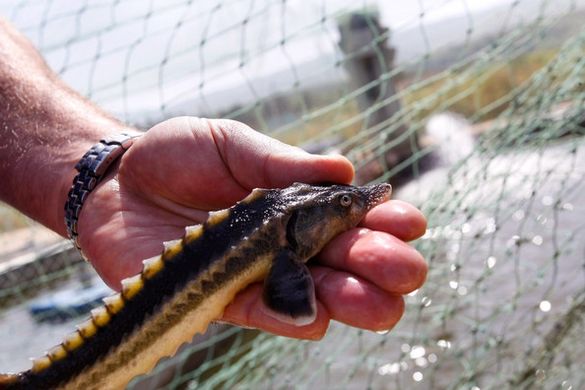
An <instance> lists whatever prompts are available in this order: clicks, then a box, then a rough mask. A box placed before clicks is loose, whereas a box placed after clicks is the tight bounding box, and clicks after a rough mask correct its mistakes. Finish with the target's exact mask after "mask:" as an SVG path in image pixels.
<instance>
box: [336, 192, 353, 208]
mask: <svg viewBox="0 0 585 390" xmlns="http://www.w3.org/2000/svg"><path fill="white" fill-rule="evenodd" d="M351 202H352V199H351V196H349V195H348V194H343V195H341V196H340V197H339V204H341V205H342V206H343V207H348V206H350V205H351Z"/></svg>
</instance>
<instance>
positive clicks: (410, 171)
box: [0, 0, 585, 389]
mask: <svg viewBox="0 0 585 390" xmlns="http://www.w3.org/2000/svg"><path fill="white" fill-rule="evenodd" d="M403 3H406V2H403ZM411 3H412V4H410V5H406V4H401V5H398V4H397V3H396V2H383V1H380V2H378V3H376V2H373V1H369V2H359V1H341V0H340V1H324V0H323V1H316V2H299V1H292V0H289V1H287V0H278V1H269V0H265V1H252V0H250V1H242V0H239V1H234V0H221V1H214V0H207V1H203V2H193V1H185V0H182V1H179V0H177V1H167V2H164V3H163V2H154V1H150V2H139V1H131V0H129V1H124V2H120V1H111V0H103V1H98V0H96V1H82V2H75V4H73V3H71V2H64V1H57V0H51V1H47V2H33V1H20V2H16V1H14V2H8V3H6V4H4V5H2V6H0V12H3V13H4V15H5V16H7V17H8V18H9V19H11V20H12V21H13V23H15V24H16V25H17V26H18V27H19V28H20V29H21V30H22V31H23V32H24V33H25V34H27V36H29V38H31V39H32V40H33V42H34V43H35V45H37V47H38V48H39V49H40V50H41V51H42V53H43V54H44V56H45V57H46V58H47V60H48V62H49V63H50V65H51V67H52V68H53V69H55V70H56V71H57V72H58V73H59V74H60V76H61V77H62V78H63V79H64V80H65V81H67V82H68V83H70V84H71V85H72V86H73V87H74V88H76V89H77V90H79V91H80V92H81V93H83V94H84V95H86V96H88V97H89V98H91V99H92V100H94V101H95V102H97V103H98V104H99V105H101V106H102V107H104V108H105V109H107V110H109V111H110V112H112V113H113V114H114V115H116V116H117V117H119V118H121V119H122V120H125V121H127V122H130V123H133V124H135V125H137V126H139V127H142V128H148V127H149V126H150V125H152V124H154V123H157V122H159V121H161V120H164V119H166V118H168V117H172V116H176V115H199V116H208V117H228V118H234V119H238V120H241V121H244V122H246V123H248V124H250V125H252V126H253V127H254V128H256V129H257V130H259V131H261V132H264V133H267V134H269V135H271V136H273V137H276V138H278V139H281V140H283V141H285V142H288V143H292V144H296V145H300V146H302V147H304V148H305V149H307V150H311V151H314V152H321V153H325V152H330V151H334V152H341V153H344V154H345V155H347V156H348V157H349V158H350V159H352V161H353V162H354V164H355V165H356V168H357V180H358V181H360V182H363V183H365V182H371V181H389V182H390V183H392V184H394V185H395V190H396V191H395V197H397V198H401V199H405V200H408V201H410V202H413V203H415V204H416V205H417V206H419V207H421V208H422V210H423V211H424V213H425V214H426V216H427V218H428V221H429V229H428V231H427V233H426V234H425V236H424V237H422V238H421V239H419V240H418V241H416V242H415V243H414V244H413V245H415V246H416V247H417V249H419V250H420V251H421V252H422V253H423V254H424V256H425V258H426V259H427V260H428V262H429V266H430V270H429V275H428V280H427V282H426V284H425V285H424V286H423V287H422V288H421V289H419V290H417V291H415V292H413V293H411V294H410V295H408V296H407V297H406V302H407V309H406V314H405V316H404V318H403V320H402V321H401V322H400V323H399V324H398V326H397V327H396V328H395V329H393V330H392V331H391V332H380V333H375V332H368V331H362V330H356V329H352V328H349V327H347V326H344V325H341V324H337V323H332V324H331V328H330V330H329V332H328V334H327V336H326V337H325V338H324V339H323V340H322V341H319V342H305V341H298V340H291V339H287V338H282V337H276V336H272V335H269V334H266V333H262V332H256V331H253V330H241V329H238V328H232V327H223V326H214V327H212V329H211V330H210V331H209V332H208V334H206V335H205V336H201V337H197V338H196V340H195V343H193V344H191V345H189V346H186V347H184V348H182V349H181V351H180V352H179V353H178V354H177V356H175V357H174V358H172V359H165V360H164V361H162V362H161V363H160V364H159V365H158V366H157V368H156V369H155V370H154V372H153V373H152V374H151V375H149V376H148V377H143V378H138V379H137V380H135V381H134V382H132V385H131V386H130V387H132V388H136V389H143V388H155V387H163V386H166V387H168V388H360V389H361V388H375V389H385V388H406V389H411V388H425V389H430V388H433V389H434V388H457V389H460V388H464V389H486V388H501V387H504V388H533V387H542V388H555V389H557V388H561V389H580V388H585V371H583V369H582V367H583V366H584V365H585V357H584V356H585V344H584V343H583V342H582V336H583V330H582V329H583V320H584V319H585V240H584V238H585V222H584V221H585V208H584V204H585V199H584V198H583V197H584V194H585V180H584V176H585V142H584V138H583V136H584V135H585V129H584V126H585V114H584V113H583V110H582V106H583V104H584V100H585V93H584V92H585V88H584V85H583V80H585V70H584V68H585V55H584V53H585V30H583V29H582V24H583V23H582V21H583V20H584V18H585V11H583V9H582V6H583V5H585V4H583V2H581V1H544V0H542V1H536V0H535V1H493V2H479V1H474V0H461V1H449V0H445V1H423V0H420V1H418V2H411ZM1 213H2V220H3V223H2V226H1V228H2V229H3V232H4V233H3V235H2V237H3V240H4V241H3V247H4V248H8V249H5V250H4V253H3V254H2V256H3V257H2V258H1V262H0V267H1V268H0V303H1V305H2V306H1V311H0V333H1V334H2V335H4V336H6V335H11V336H12V337H2V340H0V351H2V353H1V355H2V356H1V363H2V364H1V365H0V367H1V368H2V371H8V370H21V369H26V368H28V367H27V360H26V359H27V357H29V356H38V355H39V354H40V353H42V352H43V351H44V350H45V349H47V348H48V347H50V346H52V345H54V344H56V343H58V342H59V341H60V340H61V337H62V336H63V335H64V334H66V333H67V332H69V331H70V330H71V329H72V326H73V324H75V323H78V322H80V318H82V317H79V315H82V314H80V313H86V312H87V308H88V307H89V306H91V302H89V301H90V299H87V300H86V301H84V303H83V305H81V304H80V305H77V306H74V305H73V306H72V305H68V306H66V307H65V308H60V309H59V308H55V307H56V306H58V305H53V306H51V307H50V309H44V308H45V306H43V302H42V301H39V299H41V298H46V297H47V296H55V295H59V294H63V291H64V290H68V291H87V288H88V287H87V286H88V285H91V286H92V287H91V288H94V289H98V290H99V289H100V288H103V286H102V287H100V286H99V284H98V285H96V284H95V282H93V281H94V280H95V275H93V274H92V272H93V271H92V270H91V269H89V268H88V267H87V266H86V265H85V264H83V263H82V262H80V261H79V257H78V256H77V255H76V254H75V252H74V251H73V250H71V248H70V246H69V245H68V244H67V243H62V242H58V241H55V239H54V237H51V236H50V235H49V234H46V233H45V232H44V230H42V228H40V227H38V226H36V225H35V224H34V223H32V222H31V221H28V220H26V219H25V218H23V217H21V216H20V215H18V214H17V213H15V212H14V211H13V210H10V209H9V208H8V207H3V208H2V209H1ZM14 237H20V239H19V240H16V239H15V238H14ZM39 237H45V238H44V239H41V238H39ZM9 242H25V243H26V244H25V246H26V249H27V250H26V251H25V253H24V254H23V248H21V247H18V246H15V247H14V248H12V247H11V246H10V245H8V243H9ZM11 248H12V249H11ZM100 291H101V290H100ZM65 294H66V292H65ZM98 295H99V293H98ZM88 302H89V303H88ZM88 305H89V306H88Z"/></svg>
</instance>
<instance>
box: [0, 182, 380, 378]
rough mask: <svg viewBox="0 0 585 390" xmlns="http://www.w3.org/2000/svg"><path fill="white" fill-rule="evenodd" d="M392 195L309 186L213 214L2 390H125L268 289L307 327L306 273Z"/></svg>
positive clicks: (311, 305)
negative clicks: (239, 301) (235, 304)
mask: <svg viewBox="0 0 585 390" xmlns="http://www.w3.org/2000/svg"><path fill="white" fill-rule="evenodd" d="M390 191H391V187H390V186H389V185H388V184H379V185H373V186H366V187H353V186H343V185H332V186H310V185H307V184H300V183H295V184H294V185H292V186H291V187H288V188H285V189H256V190H254V191H253V192H252V193H251V194H250V195H249V196H248V197H247V198H245V199H243V200H242V201H240V202H238V203H236V204H235V205H234V206H233V207H231V208H229V209H226V210H221V211H217V212H212V213H210V216H209V218H208V219H207V221H206V222H205V223H203V224H202V225H196V226H190V227H187V228H186V232H185V235H184V237H183V238H182V239H179V240H175V241H171V242H167V243H165V249H164V251H163V253H162V254H161V255H159V256H156V257H153V258H151V259H147V260H145V261H144V267H143V270H142V272H141V273H140V274H138V275H136V276H134V277H132V278H128V279H125V280H124V281H123V283H122V284H123V289H122V291H121V292H120V293H119V294H115V295H113V296H111V297H108V298H105V299H104V306H102V307H99V308H96V309H94V310H92V314H91V317H90V318H89V319H88V320H87V321H86V322H84V323H83V324H81V325H79V326H78V327H77V330H76V331H75V332H73V333H71V334H70V335H69V336H67V337H66V338H65V340H64V341H63V342H62V343H61V344H60V345H57V346H55V347H54V348H52V349H51V350H49V351H48V352H47V354H46V355H45V356H42V357H40V358H38V359H36V360H34V362H33V367H32V368H31V369H30V370H27V371H24V372H22V373H19V374H6V375H0V389H39V388H43V389H46V388H71V389H120V388H124V387H125V386H126V385H127V384H128V382H129V381H130V380H132V378H134V377H135V376H138V375H141V374H144V373H147V372H149V371H150V370H151V369H152V368H153V367H154V366H155V365H156V363H157V362H158V361H159V360H160V359H161V358H162V357H165V356H170V355H173V354H174V353H175V352H176V350H177V349H178V348H179V347H180V346H181V345H182V344H183V343H186V342H189V341H190V340H191V339H192V338H193V336H194V335H195V334H196V333H202V332H204V331H205V330H206V329H207V326H208V325H209V324H210V323H211V322H212V321H214V320H217V319H218V318H220V317H221V315H222V313H223V310H224V308H225V307H226V306H227V305H228V304H229V303H230V302H231V301H232V300H233V298H234V296H235V295H236V294H237V293H238V292H239V291H241V290H243V289H244V288H245V287H246V286H248V285H249V284H251V283H253V282H256V281H261V280H264V302H265V303H266V305H267V306H268V308H269V310H270V311H271V312H272V313H273V314H274V316H275V317H277V318H279V319H281V320H283V321H287V322H290V323H294V324H298V325H303V324H308V323H311V322H312V321H313V320H314V319H315V316H316V306H315V294H314V287H313V281H312V279H311V276H310V273H309V271H308V269H307V267H306V265H305V264H304V263H305V262H306V261H307V260H308V259H310V258H311V257H313V256H315V255H316V254H317V253H318V252H319V251H320V250H321V249H322V248H323V246H324V245H325V244H326V243H327V242H329V241H330V240H331V239H332V238H333V237H335V236H336V235H337V234H339V233H341V232H343V231H346V230H348V229H350V228H352V227H354V226H356V225H357V224H358V222H359V221H360V220H361V219H362V218H363V216H364V215H365V213H366V212H367V211H368V210H370V209H371V208H372V207H374V206H375V205H377V204H379V203H381V202H382V201H384V200H386V199H388V197H389V194H390Z"/></svg>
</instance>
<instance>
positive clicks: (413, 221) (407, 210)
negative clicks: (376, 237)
mask: <svg viewBox="0 0 585 390" xmlns="http://www.w3.org/2000/svg"><path fill="white" fill-rule="evenodd" d="M360 226H361V227H366V228H368V229H370V230H378V231H381V232H386V233H390V234H392V235H393V236H394V237H397V238H399V239H401V240H403V241H412V240H416V239H417V238H419V237H421V236H422V235H423V234H425V231H426V229H427V220H426V218H425V216H424V215H423V214H422V213H421V212H420V211H419V210H418V209H417V208H416V207H414V206H412V205H411V204H410V203H407V202H404V201H401V200H390V201H388V202H384V203H382V204H381V205H379V206H377V207H374V208H373V209H372V210H371V211H370V212H369V213H368V214H367V215H366V216H365V218H364V219H363V220H362V221H361V222H360Z"/></svg>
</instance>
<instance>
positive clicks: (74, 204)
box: [65, 133, 139, 259]
mask: <svg viewBox="0 0 585 390" xmlns="http://www.w3.org/2000/svg"><path fill="white" fill-rule="evenodd" d="M137 137H139V135H138V134H129V133H121V134H117V135H114V136H111V137H108V138H104V139H101V140H100V142H99V143H98V144H95V145H93V146H92V147H91V148H90V149H89V150H88V151H87V153H85V154H84V155H83V157H82V158H81V160H79V162H78V163H77V165H75V169H77V171H78V172H79V173H78V174H77V175H76V176H75V178H74V179H73V185H72V186H71V189H70V190H69V194H68V195H67V202H65V225H66V226H67V234H68V235H69V238H70V239H71V240H72V241H73V243H74V244H75V247H77V249H78V250H79V252H81V255H82V256H83V258H84V259H85V258H86V257H85V255H84V254H83V251H82V250H81V247H80V246H79V242H78V237H79V235H78V232H77V220H78V219H79V214H80V213H81V207H82V206H83V202H85V199H86V198H87V195H89V193H90V192H91V191H93V189H94V188H95V187H96V186H97V185H98V183H99V182H100V181H101V180H102V178H103V177H104V175H105V173H106V171H107V170H108V168H109V167H110V165H112V163H113V162H114V161H116V160H117V159H118V158H119V157H120V156H122V154H124V152H126V151H127V150H128V148H130V146H132V144H133V143H134V139H135V138H137Z"/></svg>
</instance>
